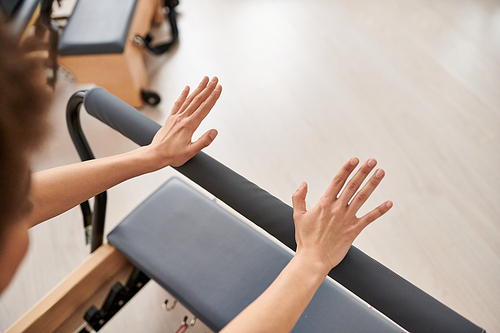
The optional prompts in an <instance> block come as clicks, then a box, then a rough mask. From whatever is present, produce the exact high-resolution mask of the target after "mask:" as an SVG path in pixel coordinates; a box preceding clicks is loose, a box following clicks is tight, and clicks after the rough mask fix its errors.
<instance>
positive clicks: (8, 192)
mask: <svg viewBox="0 0 500 333" xmlns="http://www.w3.org/2000/svg"><path fill="white" fill-rule="evenodd" d="M32 49H33V44H31V43H23V46H22V47H20V46H19V40H18V39H17V38H16V37H15V36H13V35H12V34H11V33H10V30H9V27H8V25H7V24H6V23H5V21H4V20H3V19H2V17H0V212H1V216H0V251H1V250H2V249H1V244H2V243H4V242H3V237H4V235H5V230H6V228H7V227H8V226H9V225H10V224H11V223H15V221H16V220H17V219H19V218H20V217H21V216H22V215H23V213H25V212H23V211H22V209H23V208H22V207H26V205H25V204H24V203H25V202H26V201H27V197H26V196H27V193H26V185H27V184H26V178H27V177H28V176H27V175H28V174H29V155H30V153H32V152H33V151H34V150H35V149H36V148H38V147H39V146H40V143H41V141H42V139H43V137H44V134H45V132H46V129H47V119H46V113H47V112H46V110H47V106H48V103H49V100H50V93H49V91H48V88H47V86H46V85H44V84H43V79H44V78H43V75H42V71H41V66H40V65H41V63H40V61H39V60H36V59H35V58H34V57H31V58H30V57H29V56H28V51H30V50H32ZM23 183H24V184H26V185H23ZM23 186H24V188H23Z"/></svg>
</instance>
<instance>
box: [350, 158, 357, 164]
mask: <svg viewBox="0 0 500 333" xmlns="http://www.w3.org/2000/svg"><path fill="white" fill-rule="evenodd" d="M350 164H351V165H356V164H358V159H357V158H356V157H353V158H351V162H350Z"/></svg>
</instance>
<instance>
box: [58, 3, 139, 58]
mask: <svg viewBox="0 0 500 333" xmlns="http://www.w3.org/2000/svg"><path fill="white" fill-rule="evenodd" d="M136 3H137V0H106V1H102V0H79V1H78V2H77V4H76V6H75V8H74V9H73V13H72V14H71V16H70V17H69V19H68V24H67V25H66V27H65V28H64V31H63V33H62V35H61V37H60V39H59V55H61V56H69V55H85V54H108V53H122V52H123V50H124V48H125V43H126V42H127V37H128V32H129V30H130V24H131V22H132V18H133V16H134V12H135V6H136Z"/></svg>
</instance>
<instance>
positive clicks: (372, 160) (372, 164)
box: [368, 158, 377, 168]
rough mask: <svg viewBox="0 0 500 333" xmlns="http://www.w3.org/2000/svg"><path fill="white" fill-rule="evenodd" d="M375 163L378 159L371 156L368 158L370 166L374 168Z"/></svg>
mask: <svg viewBox="0 0 500 333" xmlns="http://www.w3.org/2000/svg"><path fill="white" fill-rule="evenodd" d="M375 164H377V161H376V160H375V159H374V158H370V159H369V160H368V166H369V167H370V168H373V167H374V166H375Z"/></svg>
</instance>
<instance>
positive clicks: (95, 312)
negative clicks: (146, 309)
mask: <svg viewBox="0 0 500 333" xmlns="http://www.w3.org/2000/svg"><path fill="white" fill-rule="evenodd" d="M149 280H150V279H149V277H147V276H146V275H145V274H144V273H143V272H141V271H140V270H139V269H137V268H134V270H133V271H132V274H130V277H129V279H128V281H127V284H126V285H125V286H123V285H122V284H121V283H120V282H117V283H115V284H114V285H113V287H111V290H110V291H109V294H108V297H106V300H105V301H104V303H103V304H102V307H101V309H100V310H99V309H97V308H96V307H95V306H94V305H93V306H91V307H90V308H89V309H88V310H87V312H85V315H84V316H83V318H84V319H85V321H86V322H87V323H88V325H89V326H90V327H92V328H93V329H94V330H95V331H96V332H97V331H99V330H100V329H101V328H102V327H103V326H104V325H105V324H106V323H107V322H108V321H109V320H110V319H111V318H113V316H114V315H115V314H116V313H117V312H118V311H119V310H120V309H121V308H122V307H123V306H124V305H125V304H127V302H128V301H129V300H130V299H131V298H132V297H134V296H135V294H137V293H138V292H139V290H141V288H142V287H144V285H145V284H146V283H148V281H149Z"/></svg>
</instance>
